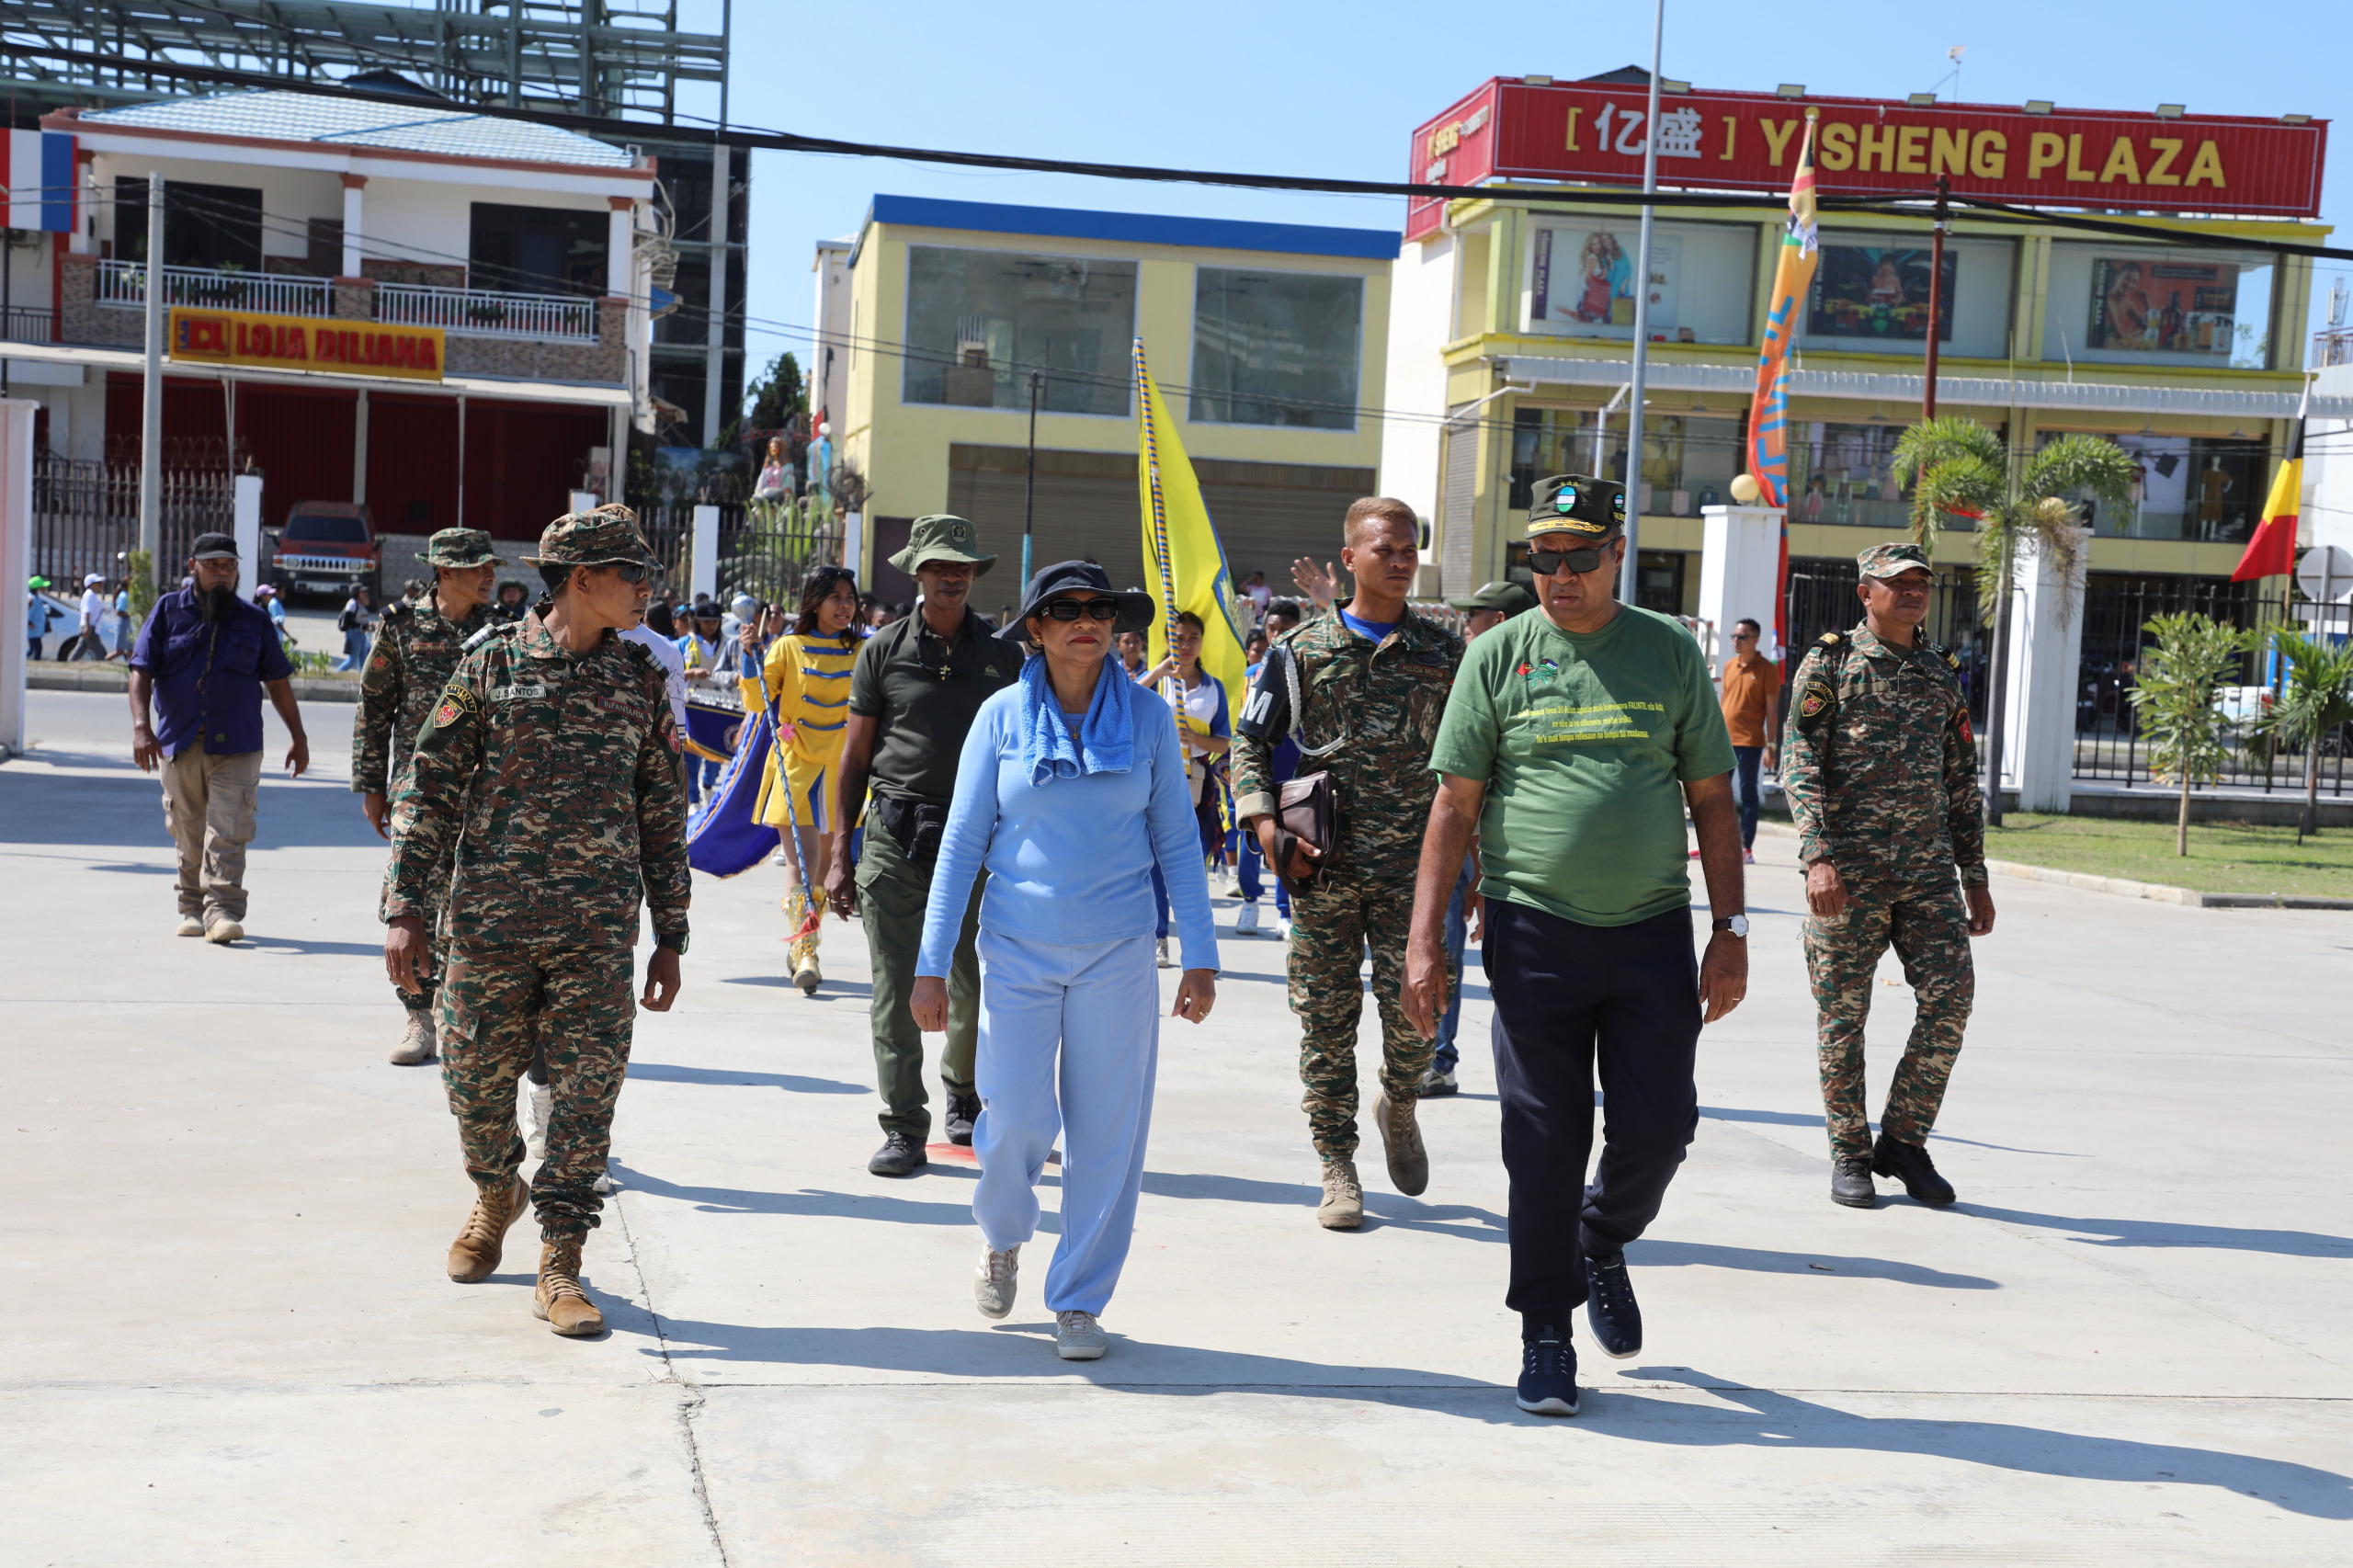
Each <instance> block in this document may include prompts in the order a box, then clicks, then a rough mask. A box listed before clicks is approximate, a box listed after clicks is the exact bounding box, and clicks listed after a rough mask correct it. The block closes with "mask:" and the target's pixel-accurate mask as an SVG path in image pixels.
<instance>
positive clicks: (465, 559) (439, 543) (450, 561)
mask: <svg viewBox="0 0 2353 1568" xmlns="http://www.w3.org/2000/svg"><path fill="white" fill-rule="evenodd" d="M425 563H426V565H427V566H504V565H506V557H505V556H503V555H493V554H492V553H491V552H490V535H488V534H486V533H484V532H483V530H482V529H480V528H443V529H441V530H440V531H439V532H438V533H436V534H435V535H433V537H432V538H430V539H428V540H426V541H425Z"/></svg>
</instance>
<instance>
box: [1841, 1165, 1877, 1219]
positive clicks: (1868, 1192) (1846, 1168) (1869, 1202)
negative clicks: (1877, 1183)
mask: <svg viewBox="0 0 2353 1568" xmlns="http://www.w3.org/2000/svg"><path fill="white" fill-rule="evenodd" d="M1830 1201H1831V1202H1833V1203H1843V1204H1845V1205H1846V1206H1847V1208H1849V1209H1876V1208H1878V1207H1879V1188H1877V1187H1873V1186H1872V1185H1871V1163H1870V1160H1869V1159H1867V1158H1865V1157H1863V1156H1861V1155H1856V1156H1854V1157H1852V1158H1849V1159H1844V1160H1833V1161H1831V1162H1830Z"/></svg>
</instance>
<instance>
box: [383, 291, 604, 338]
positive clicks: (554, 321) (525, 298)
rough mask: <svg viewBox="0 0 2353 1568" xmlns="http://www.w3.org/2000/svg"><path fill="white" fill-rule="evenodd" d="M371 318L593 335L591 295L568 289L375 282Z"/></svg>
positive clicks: (464, 328)
mask: <svg viewBox="0 0 2353 1568" xmlns="http://www.w3.org/2000/svg"><path fill="white" fill-rule="evenodd" d="M376 319H377V320H378V321H381V322H391V323H395V324H399V325H402V326H438V327H439V328H440V329H441V330H442V331H443V332H446V333H448V334H449V335H451V336H453V337H525V338H532V339H535V340H537V341H540V342H543V343H594V342H596V341H597V301H594V300H584V299H581V298H579V297H578V296H576V295H570V294H501V293H497V292H494V291H493V290H488V289H436V288H433V287H431V286H429V285H426V284H422V283H379V284H377V285H376Z"/></svg>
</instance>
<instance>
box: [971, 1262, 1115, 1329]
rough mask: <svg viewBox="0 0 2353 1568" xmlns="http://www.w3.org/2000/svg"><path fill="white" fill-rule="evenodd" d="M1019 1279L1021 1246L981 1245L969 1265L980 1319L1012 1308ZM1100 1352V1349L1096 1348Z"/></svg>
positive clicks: (998, 1314)
mask: <svg viewBox="0 0 2353 1568" xmlns="http://www.w3.org/2000/svg"><path fill="white" fill-rule="evenodd" d="M1020 1280H1021V1248H1020V1247H1019V1246H1018V1245H1016V1246H1014V1247H1013V1248H1011V1249H1010V1250H1008V1251H1006V1252H992V1251H990V1250H989V1246H988V1244H987V1243H986V1242H983V1243H982V1244H981V1261H980V1262H978V1263H976V1264H974V1265H973V1266H972V1300H973V1301H974V1302H975V1303H976V1304H977V1305H978V1306H979V1307H980V1309H981V1315H982V1316H983V1317H984V1318H1001V1317H1003V1316H1004V1315H1005V1314H1006V1313H1007V1312H1011V1311H1012V1310H1013V1292H1014V1288H1015V1287H1016V1286H1017V1285H1018V1284H1019V1283H1020ZM1096 1354H1097V1355H1098V1356H1099V1355H1101V1354H1102V1352H1101V1351H1099V1350H1098V1351H1097V1352H1096Z"/></svg>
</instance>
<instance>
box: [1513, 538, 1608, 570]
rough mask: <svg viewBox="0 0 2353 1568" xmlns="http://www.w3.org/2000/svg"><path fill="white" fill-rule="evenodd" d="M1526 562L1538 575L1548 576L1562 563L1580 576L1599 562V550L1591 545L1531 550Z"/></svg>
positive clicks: (1558, 568)
mask: <svg viewBox="0 0 2353 1568" xmlns="http://www.w3.org/2000/svg"><path fill="white" fill-rule="evenodd" d="M1528 564H1529V569H1530V570H1531V571H1533V572H1534V573H1535V574H1537V575H1538V576H1539V577H1550V576H1551V575H1552V574H1554V573H1555V572H1558V571H1559V570H1560V569H1561V568H1562V567H1563V565H1565V566H1567V567H1568V569H1569V570H1570V571H1572V572H1574V573H1575V574H1577V575H1579V576H1580V577H1582V576H1583V575H1585V574H1586V573H1587V572H1590V571H1592V570H1593V569H1594V568H1595V567H1597V566H1599V565H1600V564H1601V551H1599V550H1598V549H1596V548H1595V547H1593V546H1591V545H1585V546H1581V547H1579V548H1578V549H1575V550H1531V551H1529V552H1528Z"/></svg>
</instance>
